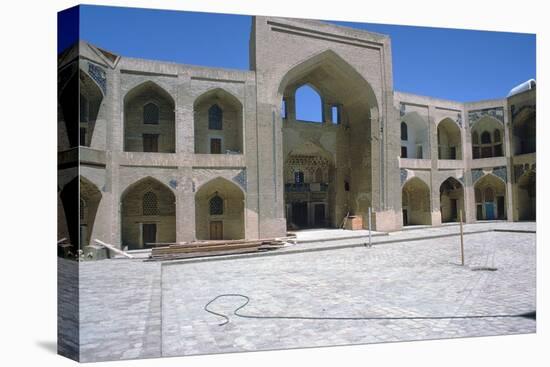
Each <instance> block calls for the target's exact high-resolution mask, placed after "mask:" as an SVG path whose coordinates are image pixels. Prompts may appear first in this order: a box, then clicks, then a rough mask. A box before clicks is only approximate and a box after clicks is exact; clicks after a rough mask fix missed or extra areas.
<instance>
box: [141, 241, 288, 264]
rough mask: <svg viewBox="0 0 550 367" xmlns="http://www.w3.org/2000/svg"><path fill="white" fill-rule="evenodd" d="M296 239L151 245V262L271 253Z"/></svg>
mask: <svg viewBox="0 0 550 367" xmlns="http://www.w3.org/2000/svg"><path fill="white" fill-rule="evenodd" d="M295 239H296V238H295V237H278V238H264V239H258V240H216V241H214V240H210V241H193V242H180V243H150V244H149V245H153V246H155V247H153V248H152V250H151V255H150V256H149V259H150V260H161V261H162V260H178V259H189V258H194V257H204V256H221V255H231V254H243V253H251V252H259V251H270V250H276V249H278V248H281V247H284V246H285V244H287V243H288V242H294V241H295Z"/></svg>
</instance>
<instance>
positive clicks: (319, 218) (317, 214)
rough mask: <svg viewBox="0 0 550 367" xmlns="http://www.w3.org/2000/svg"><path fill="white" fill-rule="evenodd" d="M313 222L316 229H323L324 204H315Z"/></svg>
mask: <svg viewBox="0 0 550 367" xmlns="http://www.w3.org/2000/svg"><path fill="white" fill-rule="evenodd" d="M314 222H315V226H316V227H323V226H324V225H325V204H315V206H314Z"/></svg>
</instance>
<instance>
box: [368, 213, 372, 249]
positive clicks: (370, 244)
mask: <svg viewBox="0 0 550 367" xmlns="http://www.w3.org/2000/svg"><path fill="white" fill-rule="evenodd" d="M371 214H372V209H371V207H370V206H369V247H371V246H372V238H371V219H370V217H371Z"/></svg>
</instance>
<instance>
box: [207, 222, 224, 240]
mask: <svg viewBox="0 0 550 367" xmlns="http://www.w3.org/2000/svg"><path fill="white" fill-rule="evenodd" d="M210 239H211V240H223V222H222V221H221V220H213V221H211V222H210Z"/></svg>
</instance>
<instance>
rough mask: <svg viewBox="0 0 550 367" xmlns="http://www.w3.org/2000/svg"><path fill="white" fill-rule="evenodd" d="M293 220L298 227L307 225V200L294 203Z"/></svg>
mask: <svg viewBox="0 0 550 367" xmlns="http://www.w3.org/2000/svg"><path fill="white" fill-rule="evenodd" d="M292 222H293V223H294V224H295V225H297V226H298V227H307V202H305V201H304V202H299V203H292Z"/></svg>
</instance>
